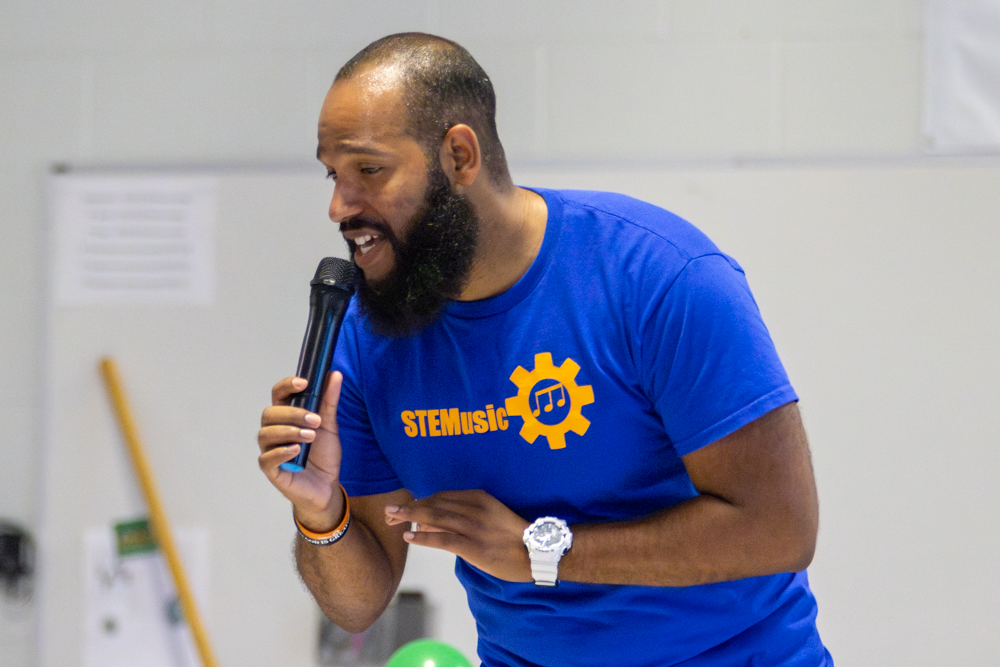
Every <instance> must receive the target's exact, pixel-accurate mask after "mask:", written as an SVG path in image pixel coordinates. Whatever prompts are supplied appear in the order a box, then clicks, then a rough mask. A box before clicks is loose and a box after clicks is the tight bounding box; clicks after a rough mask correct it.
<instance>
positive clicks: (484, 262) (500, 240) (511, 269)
mask: <svg viewBox="0 0 1000 667" xmlns="http://www.w3.org/2000/svg"><path fill="white" fill-rule="evenodd" d="M470 194H471V193H470ZM477 194H479V196H473V197H470V198H471V199H472V205H473V208H474V209H475V211H476V215H477V216H478V217H479V242H478V245H477V247H476V255H475V257H474V259H473V261H472V269H471V272H470V276H469V284H468V285H467V286H466V287H465V289H464V290H462V294H461V296H460V297H459V299H458V300H459V301H478V300H480V299H487V298H489V297H491V296H496V295H497V294H502V293H503V292H505V291H507V290H508V289H510V288H511V287H512V286H513V285H514V283H516V282H517V281H518V280H520V278H521V276H523V275H524V274H525V272H526V271H527V270H528V268H529V267H531V263H532V262H533V261H534V260H535V257H536V256H537V255H538V251H539V249H540V248H541V247H542V239H543V238H544V237H545V224H546V220H547V218H548V207H546V205H545V200H544V199H543V198H542V197H541V195H539V194H537V193H535V192H532V191H530V190H525V189H523V188H518V187H511V188H507V189H506V190H505V191H503V192H498V191H496V190H493V189H492V188H490V189H488V190H487V191H486V192H483V193H477Z"/></svg>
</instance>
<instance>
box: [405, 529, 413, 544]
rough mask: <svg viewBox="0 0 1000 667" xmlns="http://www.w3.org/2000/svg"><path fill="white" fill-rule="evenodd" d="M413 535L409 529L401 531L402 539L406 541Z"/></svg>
mask: <svg viewBox="0 0 1000 667" xmlns="http://www.w3.org/2000/svg"><path fill="white" fill-rule="evenodd" d="M413 537H414V535H413V533H411V532H410V531H406V532H405V533H403V539H404V540H406V541H407V542H409V541H410V540H412V539H413Z"/></svg>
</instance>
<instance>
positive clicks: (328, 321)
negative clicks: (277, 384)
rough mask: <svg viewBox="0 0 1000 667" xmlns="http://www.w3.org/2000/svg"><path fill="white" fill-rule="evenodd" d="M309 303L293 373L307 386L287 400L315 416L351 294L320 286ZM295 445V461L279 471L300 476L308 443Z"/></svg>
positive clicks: (317, 286) (306, 455)
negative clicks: (297, 473)
mask: <svg viewBox="0 0 1000 667" xmlns="http://www.w3.org/2000/svg"><path fill="white" fill-rule="evenodd" d="M310 300H311V301H312V302H313V303H312V308H310V309H309V324H308V325H307V326H306V335H305V338H304V339H303V341H302V352H301V354H300V355H299V367H298V370H297V371H296V376H297V377H301V378H305V379H306V380H308V381H309V386H308V387H306V388H305V390H304V391H300V392H298V393H297V394H292V395H291V396H290V397H289V404H290V405H291V406H292V407H296V408H304V409H306V410H308V411H309V412H316V413H318V412H319V405H320V401H321V400H322V398H323V389H324V388H325V386H326V376H327V375H328V373H329V370H330V362H331V360H332V359H333V351H334V349H335V348H336V347H337V338H338V337H339V335H340V325H341V323H342V322H343V321H344V313H345V312H346V311H347V304H348V303H349V302H350V300H351V293H350V292H349V291H347V290H345V289H342V288H338V287H330V286H327V285H322V284H320V285H315V286H313V289H312V295H311V299H310ZM298 444H299V445H300V446H301V447H302V449H300V450H299V453H298V454H297V455H296V457H295V458H294V459H292V460H291V461H286V462H285V463H282V464H281V468H282V469H284V470H288V471H290V472H301V471H302V470H303V469H304V468H305V467H306V461H307V460H308V458H309V445H310V444H311V443H308V442H301V443H298Z"/></svg>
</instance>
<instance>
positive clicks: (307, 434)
mask: <svg viewBox="0 0 1000 667" xmlns="http://www.w3.org/2000/svg"><path fill="white" fill-rule="evenodd" d="M299 437H300V438H302V439H303V440H311V439H312V438H314V437H316V431H314V430H312V429H311V428H300V429H299Z"/></svg>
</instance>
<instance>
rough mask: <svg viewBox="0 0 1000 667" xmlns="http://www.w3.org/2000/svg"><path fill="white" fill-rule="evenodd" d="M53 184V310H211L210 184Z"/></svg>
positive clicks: (92, 179)
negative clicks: (156, 306)
mask: <svg viewBox="0 0 1000 667" xmlns="http://www.w3.org/2000/svg"><path fill="white" fill-rule="evenodd" d="M53 180H54V182H53V186H54V187H53V188H52V191H53V193H54V200H53V201H52V206H53V209H54V210H53V217H54V223H55V228H54V233H55V239H54V240H55V249H56V256H55V265H54V266H53V267H51V271H52V274H51V275H52V279H53V281H54V285H53V286H54V288H55V296H56V303H58V304H59V305H87V304H112V303H174V304H190V305H210V304H211V302H212V299H213V291H214V266H213V248H212V231H213V227H214V225H215V181H214V179H211V178H204V177H201V178H190V177H171V176H165V177H159V176H88V175H86V174H66V175H56V176H53Z"/></svg>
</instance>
